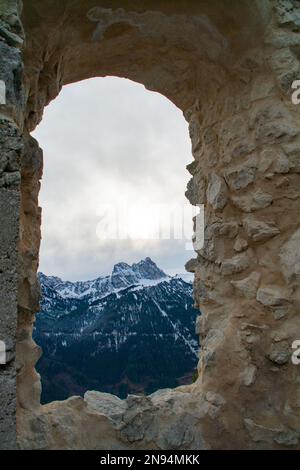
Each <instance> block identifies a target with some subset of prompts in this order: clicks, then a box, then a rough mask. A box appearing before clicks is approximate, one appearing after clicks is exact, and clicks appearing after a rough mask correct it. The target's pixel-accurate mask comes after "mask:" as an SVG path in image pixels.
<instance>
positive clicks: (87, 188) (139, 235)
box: [33, 77, 193, 280]
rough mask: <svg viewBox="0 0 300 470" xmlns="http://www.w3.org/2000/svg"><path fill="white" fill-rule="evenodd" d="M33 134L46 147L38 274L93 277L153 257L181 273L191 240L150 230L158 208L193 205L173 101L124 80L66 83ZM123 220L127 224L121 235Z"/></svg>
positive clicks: (184, 139) (186, 149)
mask: <svg viewBox="0 0 300 470" xmlns="http://www.w3.org/2000/svg"><path fill="white" fill-rule="evenodd" d="M33 135H34V137H35V138H37V139H38V141H39V143H40V146H41V147H42V148H43V150H44V175H43V180H42V189H41V193H40V205H41V206H42V220H43V223H42V246H41V256H40V271H43V272H44V273H45V274H48V275H57V276H60V277H62V278H63V279H69V280H81V279H82V280H84V279H93V278H95V277H97V276H99V275H106V274H109V273H110V271H111V269H112V267H113V265H114V264H115V263H116V262H119V261H125V262H127V263H130V264H131V263H132V262H136V261H139V260H140V259H142V258H145V257H146V256H150V257H151V258H152V259H153V260H154V261H155V262H156V263H157V264H158V265H159V266H160V267H161V268H162V269H164V270H166V271H168V272H170V273H175V272H184V264H185V262H186V261H187V260H188V259H190V258H191V257H193V252H192V251H187V250H186V243H187V240H186V239H182V240H175V239H174V238H173V239H172V238H171V239H169V240H168V239H163V240H162V239H159V238H158V237H157V236H156V235H153V233H152V232H153V223H152V222H153V220H154V216H152V215H151V214H152V213H151V210H153V208H157V207H160V208H163V210H165V209H166V207H167V205H168V206H170V205H171V207H173V208H174V205H176V204H177V205H178V207H183V206H184V205H185V206H187V208H188V207H189V206H188V201H187V200H186V198H185V197H184V192H185V189H186V184H187V182H188V180H189V174H188V172H187V170H186V169H185V166H186V165H187V164H188V163H190V162H191V161H192V156H191V144H190V139H189V135H188V127H187V123H186V122H185V120H184V118H183V115H182V112H181V111H180V110H178V109H177V108H176V107H175V106H174V105H173V104H172V103H171V102H170V101H169V100H167V99H166V98H165V97H163V96H161V95H159V94H158V93H154V92H150V91H148V90H146V89H145V88H144V87H143V86H142V85H139V84H136V83H133V82H131V81H129V80H125V79H118V78H113V77H108V78H97V79H91V80H87V81H83V82H80V83H76V84H73V85H68V86H65V87H64V88H63V90H62V91H61V93H60V95H59V96H58V98H56V100H55V101H53V102H52V103H50V105H49V106H48V107H47V108H46V110H45V113H44V118H43V121H42V123H41V124H40V125H39V126H38V128H37V129H36V130H35V132H34V133H33ZM141 206H142V207H143V208H145V210H141ZM133 207H134V211H135V212H133V213H136V211H137V210H138V217H133V213H131V212H130V210H131V209H132V208H133ZM147 208H148V209H147ZM149 208H150V209H149ZM151 208H152V209H151ZM127 210H129V212H127ZM128 214H129V215H128ZM155 214H156V212H155ZM120 218H123V219H122V223H123V225H124V219H125V220H129V222H128V224H127V228H126V229H125V232H124V233H125V235H124V233H123V235H122V236H123V239H121V240H120V239H119V238H118V237H119V236H120V234H119V233H118V231H117V230H116V227H118V226H119V225H118V223H120ZM165 219H166V220H167V217H166V218H165ZM116 220H117V221H116ZM188 220H189V217H188ZM160 221H161V219H160ZM137 222H138V223H137ZM166 223H167V222H166ZM191 227H192V222H190V230H191ZM165 228H166V227H165ZM188 228H189V227H188ZM162 230H164V228H163V229H162ZM103 233H105V235H103ZM114 234H116V236H114ZM186 235H187V236H189V234H186ZM165 236H166V235H165ZM104 237H106V238H104Z"/></svg>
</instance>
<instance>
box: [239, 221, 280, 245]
mask: <svg viewBox="0 0 300 470" xmlns="http://www.w3.org/2000/svg"><path fill="white" fill-rule="evenodd" d="M243 225H244V228H245V231H246V233H247V235H248V236H249V237H250V238H252V239H253V240H254V241H256V242H258V241H264V240H268V239H269V238H272V237H275V236H276V235H278V234H279V233H280V230H279V229H278V228H277V227H276V226H275V224H274V223H267V222H264V221H262V220H258V219H255V218H253V217H250V216H249V217H246V218H245V219H244V222H243Z"/></svg>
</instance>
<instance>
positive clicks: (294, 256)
mask: <svg viewBox="0 0 300 470" xmlns="http://www.w3.org/2000/svg"><path fill="white" fill-rule="evenodd" d="M279 256H280V261H281V265H282V269H283V273H284V276H285V278H286V280H287V282H290V281H292V280H294V279H299V276H300V229H298V230H297V231H296V232H295V233H293V235H292V236H291V237H290V239H289V240H288V241H287V242H286V243H285V244H284V245H283V246H282V248H281V250H280V255H279Z"/></svg>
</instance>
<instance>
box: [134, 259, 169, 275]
mask: <svg viewBox="0 0 300 470" xmlns="http://www.w3.org/2000/svg"><path fill="white" fill-rule="evenodd" d="M132 269H133V271H134V272H136V273H137V274H138V275H139V277H140V278H142V279H149V280H156V279H161V278H163V277H167V275H166V273H164V272H163V271H162V270H161V269H160V268H159V267H158V266H157V265H156V264H155V263H154V261H152V259H151V258H149V256H147V258H145V259H142V260H141V261H139V262H138V263H134V264H133V265H132Z"/></svg>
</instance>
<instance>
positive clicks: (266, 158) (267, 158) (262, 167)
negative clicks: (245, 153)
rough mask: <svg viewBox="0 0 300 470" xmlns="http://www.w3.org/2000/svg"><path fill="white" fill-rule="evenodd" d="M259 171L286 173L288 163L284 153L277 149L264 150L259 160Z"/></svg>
mask: <svg viewBox="0 0 300 470" xmlns="http://www.w3.org/2000/svg"><path fill="white" fill-rule="evenodd" d="M258 168H259V171H261V172H266V171H269V172H273V173H288V172H289V170H290V162H289V159H288V158H287V156H286V155H285V153H284V152H283V151H282V150H280V149H278V148H270V149H264V150H263V151H262V152H261V154H260V158H259V167H258Z"/></svg>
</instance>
